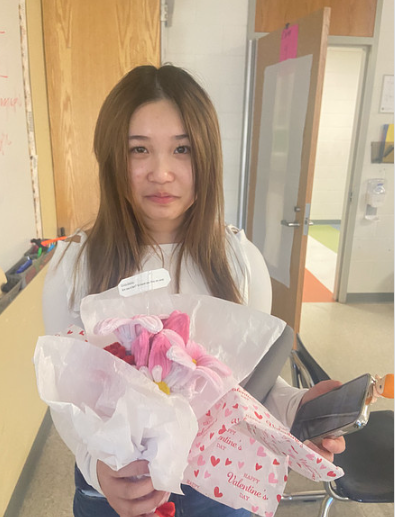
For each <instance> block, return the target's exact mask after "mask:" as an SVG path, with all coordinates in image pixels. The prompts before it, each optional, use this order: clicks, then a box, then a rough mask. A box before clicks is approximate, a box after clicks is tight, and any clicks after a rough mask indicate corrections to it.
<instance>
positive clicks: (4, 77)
mask: <svg viewBox="0 0 398 517" xmlns="http://www.w3.org/2000/svg"><path fill="white" fill-rule="evenodd" d="M21 7H22V9H23V8H24V4H23V3H22V4H21ZM22 12H23V13H24V10H22ZM22 63H23V60H22V48H21V30H20V18H19V2H18V1H16V0H1V2H0V267H1V268H2V269H3V270H5V271H7V270H8V269H9V268H11V267H12V266H13V265H14V264H15V263H16V262H18V260H19V259H20V258H21V256H22V255H23V253H24V252H25V251H27V250H28V249H29V247H30V239H32V238H35V237H36V236H37V230H36V227H37V226H36V220H35V205H34V195H33V187H32V174H31V165H30V157H29V154H30V153H29V150H30V149H29V139H28V126H27V115H26V108H25V92H24V80H23V66H22Z"/></svg>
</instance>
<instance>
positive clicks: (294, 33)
mask: <svg viewBox="0 0 398 517" xmlns="http://www.w3.org/2000/svg"><path fill="white" fill-rule="evenodd" d="M297 45H298V25H289V27H286V29H283V31H282V37H281V48H280V52H279V61H285V60H286V59H294V58H295V57H297Z"/></svg>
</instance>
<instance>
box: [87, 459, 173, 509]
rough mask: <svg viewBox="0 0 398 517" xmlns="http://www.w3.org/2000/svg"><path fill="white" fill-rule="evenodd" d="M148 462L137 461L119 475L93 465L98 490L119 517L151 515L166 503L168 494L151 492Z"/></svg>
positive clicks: (100, 465)
mask: <svg viewBox="0 0 398 517" xmlns="http://www.w3.org/2000/svg"><path fill="white" fill-rule="evenodd" d="M148 474H149V469H148V462H147V461H144V460H137V461H134V462H132V463H130V464H129V465H127V466H126V467H123V468H122V469H120V470H119V471H117V472H116V471H115V470H112V469H111V468H110V467H108V465H106V464H105V463H103V462H102V461H99V460H98V462H97V476H98V481H99V483H100V486H101V489H102V491H103V493H104V495H105V497H106V498H107V500H108V503H109V504H110V505H111V506H112V508H113V509H114V510H115V512H116V513H118V514H119V515H120V517H136V516H145V515H153V512H154V510H155V508H157V507H158V506H160V505H161V504H163V503H164V502H165V501H167V499H168V497H169V494H168V493H166V492H160V491H158V490H155V489H154V488H153V485H152V480H151V478H150V477H149V475H148Z"/></svg>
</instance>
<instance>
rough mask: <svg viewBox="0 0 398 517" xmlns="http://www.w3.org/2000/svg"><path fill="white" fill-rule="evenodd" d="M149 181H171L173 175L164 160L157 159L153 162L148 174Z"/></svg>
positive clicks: (167, 161)
mask: <svg viewBox="0 0 398 517" xmlns="http://www.w3.org/2000/svg"><path fill="white" fill-rule="evenodd" d="M148 179H149V181H152V182H154V183H167V182H169V181H173V179H174V173H173V172H172V169H171V164H170V162H169V160H167V159H166V158H158V159H156V160H154V161H153V163H152V167H151V169H150V171H149V174H148Z"/></svg>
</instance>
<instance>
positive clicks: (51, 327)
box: [42, 241, 84, 334]
mask: <svg viewBox="0 0 398 517" xmlns="http://www.w3.org/2000/svg"><path fill="white" fill-rule="evenodd" d="M80 247H81V244H80V243H76V242H72V243H66V242H63V241H59V242H58V244H57V248H56V250H55V253H54V255H53V257H52V259H51V261H50V264H49V268H48V271H47V275H46V278H45V280H44V287H43V296H42V307H43V320H44V327H45V329H46V334H55V333H57V332H60V331H63V330H65V329H66V328H67V327H69V326H70V325H78V326H80V327H83V323H82V320H81V318H80V314H79V305H80V300H81V297H82V294H83V290H84V286H82V285H80V286H78V288H77V297H76V298H77V299H76V302H75V304H74V306H73V307H72V306H71V303H70V296H71V293H72V289H73V278H74V268H75V264H76V259H77V256H78V253H79V251H80ZM80 284H82V282H80Z"/></svg>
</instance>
